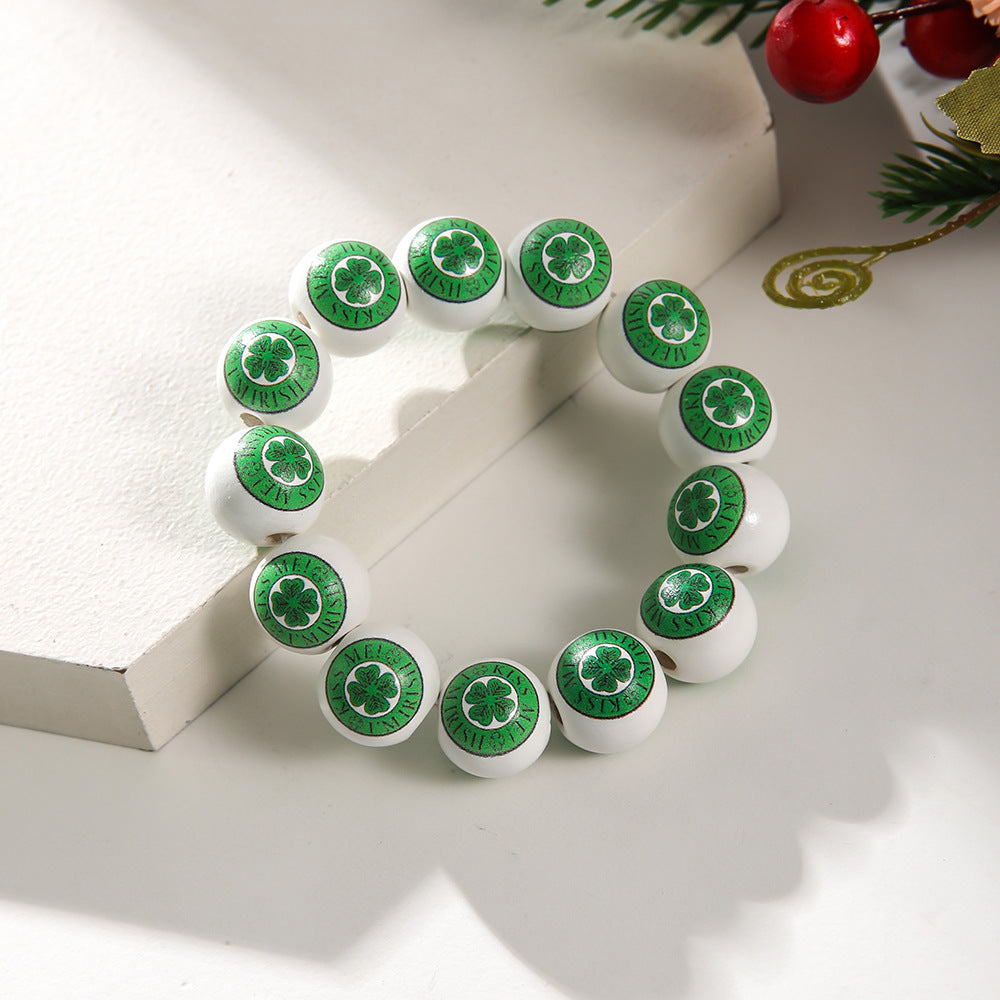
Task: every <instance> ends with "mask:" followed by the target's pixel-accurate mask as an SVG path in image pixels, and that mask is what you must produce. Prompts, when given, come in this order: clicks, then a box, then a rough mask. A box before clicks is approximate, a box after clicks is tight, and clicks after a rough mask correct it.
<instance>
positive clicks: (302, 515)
mask: <svg viewBox="0 0 1000 1000" xmlns="http://www.w3.org/2000/svg"><path fill="white" fill-rule="evenodd" d="M323 481H324V480H323V465H322V463H321V462H320V460H319V456H318V455H317V454H316V452H315V451H314V450H313V448H312V445H310V444H309V442H308V441H306V440H305V438H303V437H301V436H300V435H298V434H296V433H295V431H290V430H288V429H287V428H285V427H275V426H273V425H271V424H260V425H258V426H256V427H251V428H250V429H249V430H245V431H237V432H236V433H235V434H231V435H230V436H229V437H227V438H226V439H225V441H223V442H222V444H220V445H219V447H218V448H216V449H215V452H214V453H213V454H212V457H211V459H209V462H208V469H207V470H206V472H205V496H206V499H207V500H208V506H209V508H210V509H211V511H212V513H213V515H214V516H215V519H216V520H217V521H218V522H219V525H220V526H221V527H222V528H223V529H224V530H225V531H228V532H229V534H231V535H233V536H234V537H235V538H241V539H243V541H245V542H250V543H251V544H252V545H273V544H274V543H276V542H280V541H282V540H283V538H284V536H285V535H292V534H297V533H299V532H301V531H308V530H309V528H310V527H312V525H313V523H314V522H315V521H316V518H317V517H318V516H319V512H320V508H321V506H322V502H323Z"/></svg>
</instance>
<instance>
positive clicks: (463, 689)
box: [441, 660, 539, 757]
mask: <svg viewBox="0 0 1000 1000" xmlns="http://www.w3.org/2000/svg"><path fill="white" fill-rule="evenodd" d="M538 713H539V704H538V694H537V692H536V691H535V686H534V685H533V684H532V683H531V681H530V680H529V678H528V677H527V676H526V675H525V673H524V671H522V670H520V669H519V668H518V667H516V666H514V664H512V663H505V662H503V661H502V660H489V661H485V662H483V663H473V664H472V665H471V666H468V667H465V668H464V669H462V670H460V671H459V672H458V673H457V674H456V675H455V676H454V677H453V678H452V679H451V680H450V681H449V682H448V686H447V687H446V688H445V689H444V693H443V694H442V695H441V721H442V723H443V724H444V729H445V732H446V733H447V734H448V736H449V738H450V739H451V740H452V742H453V743H455V744H456V745H457V746H458V747H460V748H461V749H462V750H464V751H465V752H466V753H470V754H474V755H475V756H477V757H500V756H502V755H503V754H505V753H510V752H511V750H516V749H517V748H518V747H519V746H521V745H522V744H523V743H524V742H525V741H526V740H527V739H528V737H529V736H531V734H532V732H533V731H534V729H535V725H536V724H537V723H538Z"/></svg>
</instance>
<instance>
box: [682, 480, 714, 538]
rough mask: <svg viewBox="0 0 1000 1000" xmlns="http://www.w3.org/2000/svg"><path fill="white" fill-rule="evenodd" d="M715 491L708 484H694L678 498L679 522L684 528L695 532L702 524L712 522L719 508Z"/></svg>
mask: <svg viewBox="0 0 1000 1000" xmlns="http://www.w3.org/2000/svg"><path fill="white" fill-rule="evenodd" d="M713 492H714V491H713V489H712V487H711V486H709V484H708V483H692V484H691V485H690V486H689V487H688V488H687V489H686V490H684V491H683V492H682V493H681V495H680V496H679V497H678V498H677V503H676V505H675V511H676V514H677V521H678V523H679V524H680V526H681V527H682V528H687V529H688V531H694V529H695V528H697V527H698V524H699V523H700V522H708V521H711V520H712V517H713V516H714V514H715V510H716V508H717V507H718V506H719V503H718V501H717V500H716V499H715V497H714V496H713V495H712V494H713Z"/></svg>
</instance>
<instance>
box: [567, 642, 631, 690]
mask: <svg viewBox="0 0 1000 1000" xmlns="http://www.w3.org/2000/svg"><path fill="white" fill-rule="evenodd" d="M580 676H581V677H582V678H583V679H584V680H589V681H590V686H591V687H592V688H593V689H594V690H595V691H605V692H607V693H608V694H613V693H614V692H615V691H617V690H618V686H619V685H620V684H625V683H626V682H627V681H628V679H629V677H631V676H632V664H631V661H630V660H629V658H628V657H627V656H625V655H624V654H623V653H622V651H621V650H620V649H619V648H618V647H617V646H598V647H597V649H596V650H594V651H593V652H592V653H588V654H587V656H586V657H584V659H583V661H582V662H581V664H580Z"/></svg>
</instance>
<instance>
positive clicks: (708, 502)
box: [667, 465, 789, 574]
mask: <svg viewBox="0 0 1000 1000" xmlns="http://www.w3.org/2000/svg"><path fill="white" fill-rule="evenodd" d="M788 528H789V514H788V501H787V500H786V499H785V494H784V493H782V492H781V487H780V486H778V484H777V483H776V482H775V481H774V480H773V479H772V478H771V477H770V476H769V475H768V474H767V473H766V472H762V471H761V470H760V469H757V468H754V466H752V465H708V466H705V467H704V468H701V469H698V470H697V472H692V473H691V475H690V476H688V477H687V478H686V479H685V480H684V481H683V482H682V483H681V484H680V485H679V486H678V487H677V489H676V490H675V491H674V495H673V496H672V497H671V498H670V507H669V509H668V511H667V534H668V535H669V536H670V542H671V544H672V545H673V547H674V550H675V551H676V552H677V553H678V554H679V556H680V558H681V559H692V558H694V559H711V560H712V561H713V562H714V563H716V564H717V565H719V566H723V567H725V569H727V570H728V571H729V572H730V573H733V574H739V573H759V572H760V571H761V570H762V569H766V568H767V567H768V566H770V565H771V563H773V562H774V560H775V559H777V558H778V556H779V555H781V551H782V549H784V547H785V542H786V541H788Z"/></svg>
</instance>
